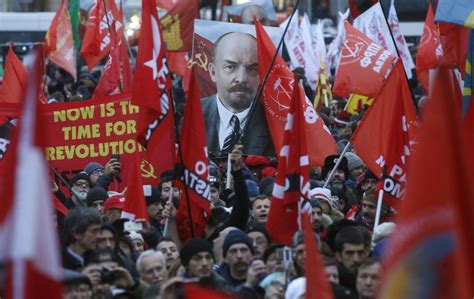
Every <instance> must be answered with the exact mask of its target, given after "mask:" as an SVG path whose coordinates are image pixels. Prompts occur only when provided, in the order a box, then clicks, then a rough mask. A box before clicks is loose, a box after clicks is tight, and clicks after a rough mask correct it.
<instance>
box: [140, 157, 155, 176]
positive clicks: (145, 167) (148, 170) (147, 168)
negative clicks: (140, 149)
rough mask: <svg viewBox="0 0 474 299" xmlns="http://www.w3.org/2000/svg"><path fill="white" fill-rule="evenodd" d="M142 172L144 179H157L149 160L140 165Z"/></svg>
mask: <svg viewBox="0 0 474 299" xmlns="http://www.w3.org/2000/svg"><path fill="white" fill-rule="evenodd" d="M140 170H141V171H142V177H144V178H152V179H156V175H155V168H154V167H153V165H151V163H150V162H148V161H147V160H143V161H142V162H141V163H140Z"/></svg>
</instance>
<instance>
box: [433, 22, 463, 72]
mask: <svg viewBox="0 0 474 299" xmlns="http://www.w3.org/2000/svg"><path fill="white" fill-rule="evenodd" d="M438 26H439V35H440V40H441V46H442V47H443V65H447V66H450V67H452V68H454V67H457V68H458V69H459V71H460V72H461V75H462V76H463V78H464V73H465V70H466V55H467V46H468V42H469V28H467V27H464V26H459V25H455V24H450V23H444V22H439V23H438Z"/></svg>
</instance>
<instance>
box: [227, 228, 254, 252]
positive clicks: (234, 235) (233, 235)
mask: <svg viewBox="0 0 474 299" xmlns="http://www.w3.org/2000/svg"><path fill="white" fill-rule="evenodd" d="M239 243H244V244H245V245H247V247H248V248H249V249H250V251H252V253H253V245H252V240H250V238H249V237H248V236H247V234H245V233H244V232H243V231H241V230H240V229H236V230H233V231H231V232H230V233H229V234H228V235H227V237H225V239H224V246H223V251H222V253H223V255H224V257H225V256H226V254H227V250H229V247H230V246H232V245H234V244H239Z"/></svg>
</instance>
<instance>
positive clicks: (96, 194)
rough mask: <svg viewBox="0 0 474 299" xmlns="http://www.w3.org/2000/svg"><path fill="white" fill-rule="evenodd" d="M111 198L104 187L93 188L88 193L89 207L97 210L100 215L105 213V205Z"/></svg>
mask: <svg viewBox="0 0 474 299" xmlns="http://www.w3.org/2000/svg"><path fill="white" fill-rule="evenodd" d="M107 198H109V195H108V194H107V191H106V190H105V189H104V188H102V187H97V186H96V187H93V188H91V189H90V190H89V192H88V193H87V198H86V201H87V206H88V207H91V208H94V209H97V211H99V212H100V213H103V212H104V203H105V201H106V200H107Z"/></svg>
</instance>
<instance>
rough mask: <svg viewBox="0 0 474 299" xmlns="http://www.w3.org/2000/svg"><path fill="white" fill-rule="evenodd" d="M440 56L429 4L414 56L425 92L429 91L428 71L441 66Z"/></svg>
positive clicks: (440, 49)
mask: <svg viewBox="0 0 474 299" xmlns="http://www.w3.org/2000/svg"><path fill="white" fill-rule="evenodd" d="M442 56H443V47H441V41H440V37H439V32H438V27H437V26H436V24H435V22H434V13H433V9H432V7H431V4H430V6H429V7H428V13H427V14H426V20H425V27H424V29H423V35H422V36H421V40H420V44H419V45H418V54H417V55H416V74H417V76H418V80H419V81H420V83H421V85H423V87H424V88H425V90H429V87H428V83H429V70H430V69H434V68H436V67H437V66H438V65H440V64H441V59H442Z"/></svg>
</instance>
